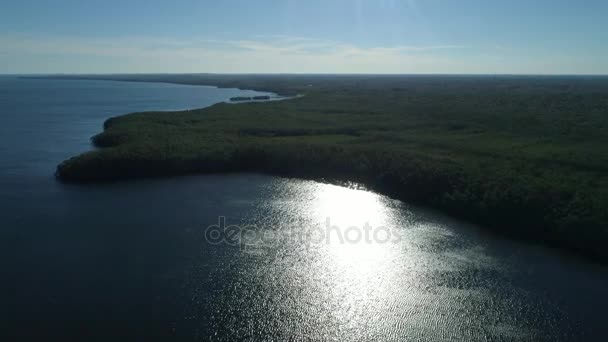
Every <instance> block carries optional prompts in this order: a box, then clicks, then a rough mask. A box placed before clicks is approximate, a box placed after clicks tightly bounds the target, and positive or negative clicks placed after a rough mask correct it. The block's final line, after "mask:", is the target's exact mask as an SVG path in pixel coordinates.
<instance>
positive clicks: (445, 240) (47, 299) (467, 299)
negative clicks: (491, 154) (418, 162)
mask: <svg viewBox="0 0 608 342" xmlns="http://www.w3.org/2000/svg"><path fill="white" fill-rule="evenodd" d="M242 94H247V95H251V94H255V93H254V92H242V91H238V90H230V89H215V88H206V87H186V86H176V85H163V84H142V83H121V82H95V81H35V80H19V79H15V78H12V77H0V115H1V116H2V120H3V125H2V126H1V127H0V129H1V130H2V131H1V132H0V133H1V134H0V156H1V158H0V166H1V167H0V193H1V195H2V196H1V197H0V201H1V204H2V207H0V213H1V215H0V217H1V220H2V225H1V228H0V234H1V241H2V244H3V246H2V251H1V252H0V253H2V254H1V256H2V262H3V264H2V266H3V271H4V272H3V274H4V275H3V278H2V285H1V286H2V287H1V289H2V294H1V296H2V297H1V298H0V299H1V302H2V303H3V305H2V308H0V313H1V314H2V316H1V319H2V329H1V330H0V336H2V335H7V336H6V338H9V339H14V338H16V337H21V338H23V337H30V338H34V337H36V336H41V335H42V336H47V337H48V336H50V337H54V338H78V339H81V340H94V339H97V340H109V339H112V340H116V339H118V340H155V339H158V340H166V339H172V340H185V341H190V340H225V341H231V340H276V341H282V340H334V341H346V340H360V341H372V340H377V341H417V340H420V341H454V340H472V341H488V340H489V341H495V340H498V341H502V340H506V341H511V340H513V341H529V340H544V341H556V340H563V341H569V340H581V341H584V340H604V337H606V336H608V328H607V327H606V326H605V321H606V319H605V315H604V314H603V313H602V312H603V311H604V308H605V307H606V304H608V298H607V296H606V294H607V293H606V290H607V289H608V271H607V270H606V268H604V267H599V266H594V265H590V264H587V263H585V262H581V261H579V260H576V259H573V258H571V257H567V256H560V255H558V254H556V253H555V252H554V251H551V250H547V249H544V248H540V247H535V246H530V245H526V244H523V243H519V242H513V241H508V240H504V239H501V238H497V237H494V236H490V235H487V234H486V233H484V230H483V229H480V228H478V227H475V226H471V225H467V224H464V223H462V222H459V221H457V220H454V219H451V218H449V217H446V216H443V215H441V214H439V213H436V212H434V211H431V210H426V209H421V208H417V207H414V206H411V205H408V204H406V203H402V202H399V201H396V200H393V199H390V198H387V197H385V196H382V195H379V194H375V193H373V192H369V191H365V190H364V189H361V188H359V187H357V186H355V185H347V186H335V185H329V184H323V183H318V182H313V181H304V180H295V179H283V178H276V177H270V176H262V175H251V174H232V175H208V176H191V177H180V178H168V179H158V180H142V181H132V182H120V183H112V184H101V185H87V186H79V185H63V184H59V183H57V182H55V180H54V179H53V177H52V174H53V171H54V167H55V166H56V164H57V163H58V162H60V161H61V160H63V159H65V158H67V157H69V156H71V155H73V154H75V153H78V152H81V151H84V150H87V149H89V148H90V146H89V145H88V138H89V137H90V136H91V135H93V134H95V133H97V132H98V131H99V130H100V127H101V123H102V122H103V120H104V119H105V118H107V117H109V116H112V115H118V114H122V113H126V112H130V111H141V110H152V109H159V110H161V109H179V108H192V107H202V106H206V105H210V104H212V103H215V102H218V101H223V100H226V99H228V98H229V97H232V96H238V95H242ZM6 338H3V340H5V339H6Z"/></svg>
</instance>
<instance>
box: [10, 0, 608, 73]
mask: <svg viewBox="0 0 608 342" xmlns="http://www.w3.org/2000/svg"><path fill="white" fill-rule="evenodd" d="M0 7H1V10H0V73H111V72H221V73H224V72H231V73H241V72H247V73H249V72H259V73H267V72H282V73H311V72H312V73H499V74H500V73H519V74H522V73H523V74H608V1H605V0H604V1H600V0H585V1H574V0H573V1H565V0H527V1H522V0H510V1H507V0H500V1H494V0H486V1H472V0H461V1H456V0H452V1H450V0H401V1H398V0H353V1H345V0H324V1H318V0H297V1H296V0H284V1H270V0H255V1H254V0H249V1H230V0H206V1H194V0H186V1H171V2H170V1H160V0H146V1H129V0H124V1H115V0H106V1H88V0H79V1H78V0H56V1H28V0H21V1H13V0H3V1H2V5H1V6H0Z"/></svg>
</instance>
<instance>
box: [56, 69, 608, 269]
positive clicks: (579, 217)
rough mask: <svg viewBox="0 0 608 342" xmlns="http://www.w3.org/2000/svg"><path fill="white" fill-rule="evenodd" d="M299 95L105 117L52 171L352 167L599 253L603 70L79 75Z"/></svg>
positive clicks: (472, 215)
mask: <svg viewBox="0 0 608 342" xmlns="http://www.w3.org/2000/svg"><path fill="white" fill-rule="evenodd" d="M82 77H83V78H95V79H102V78H106V79H122V80H131V81H164V82H174V83H184V84H206V85H218V86H222V87H238V88H249V89H257V90H266V91H274V92H276V93H279V94H282V95H294V94H305V96H304V97H299V98H295V99H292V100H288V101H277V102H265V103H241V104H225V103H222V104H217V105H214V106H212V107H209V108H205V109H201V110H192V111H182V112H172V113H163V112H158V113H156V112H151V113H134V114H129V115H125V116H121V117H116V118H111V119H109V120H108V121H107V122H106V123H105V126H104V132H103V133H101V134H99V135H98V136H96V137H94V142H95V144H97V145H98V146H100V147H104V148H103V149H100V150H96V151H92V152H88V153H85V154H83V155H80V156H77V157H75V158H72V159H70V160H67V161H65V162H63V163H62V164H61V165H60V166H59V167H58V170H57V175H58V177H59V178H60V179H62V180H65V181H100V180H113V179H124V178H130V177H143V176H161V175H174V174H185V173H194V172H228V171H256V172H265V173H272V174H279V175H287V176H297V177H305V178H315V179H327V180H352V181H357V182H361V183H364V184H366V185H368V186H369V187H370V188H372V189H375V190H377V191H380V192H383V193H386V194H389V195H391V196H394V197H397V198H400V199H404V200H411V201H416V202H418V203H422V204H425V205H430V206H433V207H435V208H439V209H441V210H444V211H446V212H448V213H450V214H453V215H456V216H458V217H462V218H466V219H468V220H470V221H473V222H477V223H481V224H483V225H484V226H486V227H488V228H489V229H494V230H496V231H498V232H501V233H506V234H511V235H515V236H519V237H524V238H526V239H530V240H535V241H542V242H545V243H548V244H552V245H556V246H561V247H564V248H568V249H570V250H574V251H577V252H579V253H581V254H585V255H587V256H590V257H595V258H598V259H601V260H604V261H606V260H608V249H607V248H605V244H606V243H607V242H608V228H607V226H608V176H607V175H608V78H601V77H587V78H583V77H531V76H530V77H522V76H518V77H516V76H501V77H489V76H486V77H477V76H354V75H353V76H320V75H317V76H315V75H276V76H272V75H223V76H222V75H138V76H120V75H112V76H82Z"/></svg>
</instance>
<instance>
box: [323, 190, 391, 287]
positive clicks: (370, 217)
mask: <svg viewBox="0 0 608 342" xmlns="http://www.w3.org/2000/svg"><path fill="white" fill-rule="evenodd" d="M315 197H316V198H315V200H314V202H313V207H314V216H315V217H316V218H317V219H318V220H320V221H321V220H322V223H321V224H322V228H323V230H324V232H325V238H326V240H325V244H324V248H325V250H326V253H327V255H326V256H327V257H328V259H330V260H331V261H332V262H333V263H334V265H333V266H334V270H336V271H337V272H338V273H340V274H342V275H343V276H345V277H347V278H354V279H364V277H367V276H370V275H372V274H373V273H376V272H378V271H381V268H382V264H383V263H384V262H385V261H386V258H387V257H388V255H389V254H390V253H391V246H389V245H390V243H391V236H390V235H391V234H394V231H391V229H390V228H391V227H390V223H391V222H390V213H389V212H388V211H389V210H388V208H387V206H386V204H385V203H383V200H382V197H381V196H380V195H378V194H375V193H373V192H369V191H364V190H356V189H350V188H346V187H340V186H335V185H326V184H323V185H319V187H318V189H317V191H316V194H315ZM362 277H363V278H362Z"/></svg>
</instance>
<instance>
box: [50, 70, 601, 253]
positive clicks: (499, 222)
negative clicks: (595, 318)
mask: <svg viewBox="0 0 608 342" xmlns="http://www.w3.org/2000/svg"><path fill="white" fill-rule="evenodd" d="M134 82H146V81H142V80H134ZM168 83H173V82H168ZM240 89H243V88H240ZM313 95H314V96H307V99H306V100H305V101H303V100H301V99H298V98H295V99H291V100H292V101H278V102H284V103H283V104H280V105H279V107H280V108H278V109H277V108H275V107H277V105H276V104H272V103H270V102H275V101H264V102H261V103H255V102H253V103H251V102H245V103H239V104H238V106H237V104H234V103H232V104H229V105H228V104H224V103H218V104H214V105H212V106H210V107H206V108H202V109H197V110H190V111H188V112H187V113H186V112H183V111H177V112H166V113H164V114H163V113H159V112H149V113H135V114H127V115H123V116H119V117H115V118H110V119H108V120H107V121H106V122H105V124H104V131H103V132H102V133H100V134H99V135H97V136H95V137H93V138H92V140H93V143H94V144H95V146H97V147H99V148H100V150H97V151H92V152H87V153H84V154H82V155H80V156H77V157H74V158H71V159H69V160H66V161H64V162H62V163H61V164H60V165H59V166H58V168H57V173H56V176H57V178H58V179H59V180H61V181H65V182H85V183H86V182H99V181H113V180H124V179H134V178H144V177H145V178H148V177H163V176H178V175H186V174H210V173H211V174H217V173H227V172H230V173H232V172H254V173H263V174H268V175H274V176H281V177H295V178H302V179H309V180H315V181H322V182H330V183H334V184H335V183H341V182H349V181H351V182H356V183H359V184H362V185H364V186H366V187H367V188H368V189H370V190H372V191H375V192H378V193H381V194H384V195H387V196H389V197H391V198H395V199H399V200H402V201H408V202H412V203H415V204H417V205H422V206H426V207H429V208H432V209H435V210H439V211H441V212H442V213H445V214H447V215H450V216H453V217H456V218H459V219H463V220H465V221H466V222H471V223H474V224H478V225H483V226H484V227H483V229H486V230H488V231H490V232H494V233H497V234H499V235H503V236H507V237H510V238H516V239H518V240H523V241H527V242H532V243H534V244H542V245H546V246H552V247H556V248H557V249H559V250H562V251H566V252H568V253H574V254H575V255H578V256H583V257H585V258H587V259H590V260H593V261H596V262H600V263H605V262H606V261H607V260H608V253H607V252H605V251H604V248H603V242H605V240H604V239H605V237H604V236H602V235H597V236H594V233H590V231H589V232H587V233H586V234H583V232H582V231H577V229H576V227H577V225H578V223H576V221H575V223H567V224H568V225H569V226H571V227H572V228H567V229H568V230H564V229H565V228H561V229H560V230H557V231H556V230H555V227H556V226H557V225H561V224H564V223H558V222H559V221H557V220H558V218H559V216H557V217H555V218H551V217H548V216H546V215H550V212H548V211H546V209H548V208H547V203H551V204H552V205H558V207H559V206H565V207H571V206H572V204H569V203H570V202H571V200H570V198H571V197H570V195H568V192H567V190H563V191H562V190H559V189H560V188H559V187H554V186H551V187H549V188H546V185H542V183H541V184H539V185H538V186H535V187H527V186H526V185H524V183H522V181H520V180H518V179H517V177H519V176H517V175H512V176H510V175H509V174H506V175H502V176H501V175H500V172H501V171H500V169H501V168H503V167H502V166H503V164H504V166H505V167H510V166H511V165H510V164H509V163H510V161H508V162H505V161H501V160H500V159H496V160H495V159H491V160H492V162H493V163H497V164H499V165H497V166H494V167H493V169H494V171H492V172H495V173H496V174H492V172H490V174H489V175H486V176H482V174H479V171H475V170H471V169H470V168H468V167H467V166H466V165H459V163H458V162H453V161H450V160H447V161H446V160H443V159H442V158H439V159H437V158H434V156H433V157H430V158H429V156H427V155H425V154H424V153H417V151H415V150H410V149H405V150H403V149H400V150H397V151H393V152H391V151H390V149H389V147H390V146H389V145H386V144H383V145H379V147H378V148H380V147H381V149H378V148H376V147H374V148H369V147H366V145H365V144H363V145H357V146H352V147H351V146H350V145H348V144H350V141H351V140H356V139H360V138H361V137H362V136H363V135H362V134H361V132H358V131H357V130H355V129H350V128H335V129H334V128H328V127H326V126H325V125H319V126H318V128H314V129H313V128H309V127H304V126H305V125H306V122H305V121H302V120H304V119H302V118H301V117H298V119H297V120H291V119H290V121H286V122H285V124H281V122H277V123H276V124H274V123H273V124H272V128H268V129H266V128H262V127H261V126H260V125H262V126H263V122H264V118H259V120H260V122H262V123H260V122H250V121H247V120H251V119H250V118H249V116H250V115H253V113H258V115H262V114H260V113H265V112H266V111H270V112H272V115H271V114H267V116H268V118H266V119H269V120H278V121H280V120H284V118H282V117H280V116H278V115H281V114H278V113H280V110H279V109H285V110H289V109H291V107H303V108H308V107H309V106H310V105H311V103H313V104H314V103H315V102H316V100H323V99H324V96H321V95H318V93H316V94H314V93H313ZM315 97H316V98H317V99H315ZM287 102H289V104H287ZM226 105H228V106H232V108H228V107H226ZM259 110H262V112H258V111H259ZM275 111H276V112H277V115H274V112H275ZM336 111H337V110H336ZM329 113H330V114H331V113H333V112H329ZM167 115H171V116H172V118H171V119H170V121H168V120H169V119H168V118H167ZM326 115H327V114H326ZM206 116H211V117H212V119H211V120H210V121H208V120H205V118H204V117H206ZM253 116H254V117H255V115H253ZM226 118H227V121H226ZM222 120H224V121H222ZM219 121H222V122H221V124H218V125H217V127H212V129H210V130H206V128H205V126H207V125H209V124H216V122H219ZM174 125H178V126H176V127H174ZM135 126H139V127H142V126H145V127H148V128H149V131H148V132H145V133H142V132H141V131H140V130H137V131H136V130H133V129H131V127H135ZM233 126H238V127H237V128H235V127H233ZM249 126H251V127H249ZM180 127H181V128H180ZM281 127H283V128H281ZM285 127H292V128H289V129H286V128H285ZM315 127H316V126H315ZM148 128H147V129H148ZM194 128H196V129H199V130H200V129H205V130H204V133H201V134H202V135H203V138H202V139H201V137H200V135H191V132H190V133H189V132H188V131H189V130H191V129H194ZM178 132H179V133H178ZM182 133H183V134H185V135H186V136H188V139H193V140H186V139H182V138H181V137H179V138H178V136H176V134H182ZM197 134H199V133H197ZM143 136H156V137H157V139H155V140H154V142H152V141H147V140H141V139H142V138H143ZM176 139H177V141H174V140H176ZM180 139H181V140H180ZM328 139H332V140H338V141H336V142H333V141H332V140H329V141H328V142H325V140H328ZM342 140H343V141H344V142H340V141H342ZM196 146H200V148H201V149H198V148H196ZM476 158H480V159H483V158H481V157H476ZM484 158H485V157H484ZM360 161H363V164H361V163H360ZM522 162H523V163H526V164H530V165H528V166H525V167H530V169H531V170H534V169H535V166H534V164H535V163H536V162H534V163H532V161H525V160H524V161H522ZM556 162H559V161H556ZM501 163H502V164H501ZM518 165H519V164H518ZM521 166H522V165H519V166H518V167H521ZM600 166H602V165H600ZM563 167H570V166H567V165H566V166H563ZM598 172H600V171H598ZM505 177H506V178H505ZM513 177H515V178H513ZM526 177H528V176H526ZM511 178H513V179H511ZM486 182H487V183H488V184H486ZM467 184H468V185H467ZM493 184H495V185H493ZM501 184H503V185H501ZM504 184H507V188H504V190H503V191H508V193H514V194H517V193H521V195H520V196H521V197H518V196H517V195H515V197H512V196H511V197H504V195H499V197H497V198H496V199H495V200H494V201H495V204H491V203H492V202H490V206H488V205H486V206H481V207H480V206H479V204H478V202H479V200H478V199H476V198H478V197H476V196H475V195H474V194H476V193H479V194H482V193H486V194H487V193H488V192H492V193H496V191H497V190H496V189H499V188H498V187H504V186H505V185H504ZM467 189H468V190H467ZM543 189H544V190H543ZM499 191H500V190H499ZM547 191H548V194H547ZM466 193H471V194H473V196H474V197H469V196H471V195H467V196H466V197H463V195H462V194H466ZM496 194H499V193H496ZM547 196H549V197H547ZM484 198H487V195H485V197H484ZM521 198H530V200H527V201H523V202H522V200H521ZM549 198H553V200H551V199H549ZM485 201H486V202H487V199H486V200H485ZM530 201H531V202H530ZM560 203H563V204H560ZM584 203H585V202H583V204H580V205H581V206H582V207H581V208H584V207H587V206H589V205H591V204H589V205H587V204H584ZM503 208H504V209H503ZM507 208H509V209H507ZM518 214H519V215H521V217H517V216H518ZM582 222H590V223H591V224H593V225H597V224H599V226H597V228H596V230H597V229H599V230H597V231H600V230H601V227H602V223H601V222H602V221H598V222H597V223H592V222H593V221H582ZM572 224H574V225H572ZM581 224H583V223H581ZM589 229H590V228H589ZM589 234H591V235H589Z"/></svg>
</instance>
